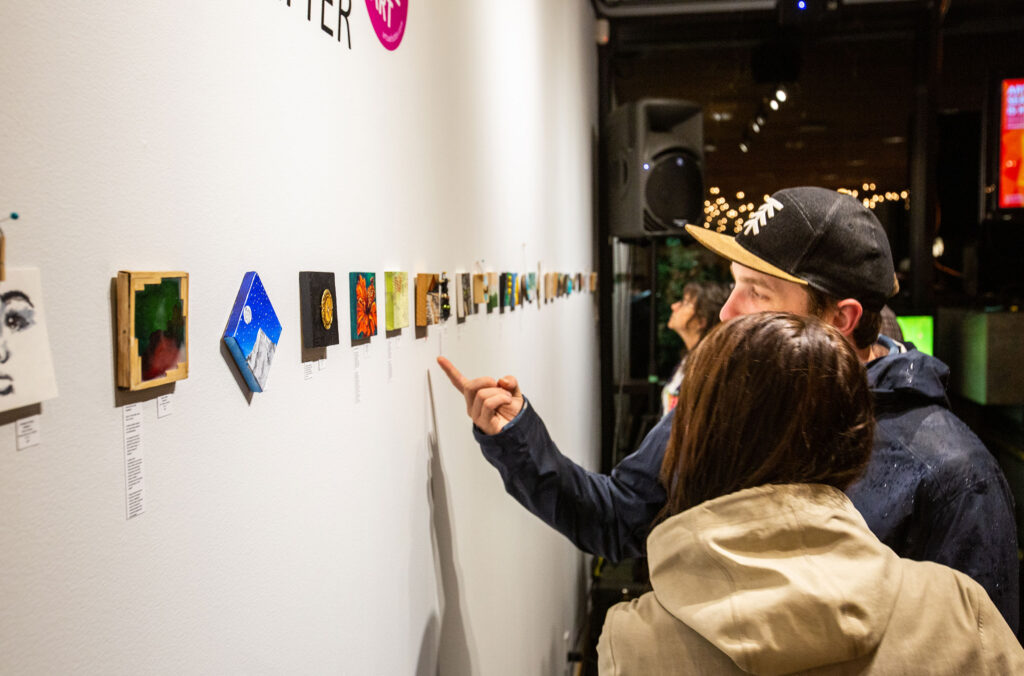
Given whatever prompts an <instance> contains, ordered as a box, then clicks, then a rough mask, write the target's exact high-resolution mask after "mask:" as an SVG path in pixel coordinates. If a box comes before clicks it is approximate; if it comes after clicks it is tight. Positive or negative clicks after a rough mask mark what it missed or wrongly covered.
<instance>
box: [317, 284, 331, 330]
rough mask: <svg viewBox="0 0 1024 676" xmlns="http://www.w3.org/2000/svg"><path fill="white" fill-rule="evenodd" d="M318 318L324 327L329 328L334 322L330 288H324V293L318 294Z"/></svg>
mask: <svg viewBox="0 0 1024 676" xmlns="http://www.w3.org/2000/svg"><path fill="white" fill-rule="evenodd" d="M320 320H321V321H322V322H323V323H324V328H325V329H330V328H331V324H333V323H334V298H333V297H332V296H331V290H330V289H324V295H322V296H320Z"/></svg>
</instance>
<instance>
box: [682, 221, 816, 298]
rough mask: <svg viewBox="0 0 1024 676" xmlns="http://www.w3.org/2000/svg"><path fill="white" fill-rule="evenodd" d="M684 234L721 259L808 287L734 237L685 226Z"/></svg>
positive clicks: (693, 226) (706, 229)
mask: <svg viewBox="0 0 1024 676" xmlns="http://www.w3.org/2000/svg"><path fill="white" fill-rule="evenodd" d="M686 232H688V233H690V235H692V236H693V238H694V239H695V240H697V241H698V242H700V243H701V244H703V245H704V246H705V247H707V248H708V249H710V250H711V251H714V252H715V253H716V254H718V255H719V256H721V257H723V258H727V259H729V260H731V261H734V262H736V263H739V264H740V265H743V266H745V267H748V268H750V269H751V270H757V271H758V272H763V273H765V274H766V275H771V276H772V277H778V278H779V279H784V280H786V281H787V282H795V283H796V284H801V285H803V286H807V285H808V284H807V282H805V281H804V280H802V279H800V278H799V277H794V276H793V275H791V274H789V273H788V272H786V271H785V270H782V269H780V268H777V267H775V266H774V265H772V264H771V263H768V262H767V261H763V260H761V259H760V258H758V257H757V256H755V255H754V254H752V253H750V252H749V251H747V250H746V249H744V248H743V247H741V246H740V245H739V244H737V243H736V238H735V237H732V236H730V235H723V234H722V233H720V232H715V231H714V230H710V229H708V228H702V227H700V226H696V225H687V226H686Z"/></svg>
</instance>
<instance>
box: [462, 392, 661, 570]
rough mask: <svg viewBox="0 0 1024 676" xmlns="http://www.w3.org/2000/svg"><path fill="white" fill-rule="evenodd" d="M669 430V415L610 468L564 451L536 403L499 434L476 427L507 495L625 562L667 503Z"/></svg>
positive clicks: (583, 544) (590, 548) (594, 550)
mask: <svg viewBox="0 0 1024 676" xmlns="http://www.w3.org/2000/svg"><path fill="white" fill-rule="evenodd" d="M671 430H672V415H671V414H669V415H667V416H665V417H664V418H663V419H662V420H661V422H659V423H658V424H657V425H656V426H655V427H654V429H653V430H651V432H650V433H649V434H648V435H647V437H646V438H645V439H644V441H643V443H642V444H641V445H640V448H638V449H637V450H636V451H635V452H634V453H633V454H632V455H630V456H629V457H627V458H626V459H624V460H623V461H622V462H621V463H619V465H618V466H617V467H615V468H614V469H613V470H612V473H611V475H607V474H599V473H596V472H590V471H588V470H586V469H584V468H582V467H580V466H579V465H577V464H576V463H574V462H573V461H572V460H570V459H568V458H566V457H565V456H564V455H562V453H561V452H559V450H558V447H557V446H555V443H554V442H553V441H552V440H551V437H550V436H549V435H548V431H547V428H545V426H544V422H543V421H542V420H541V419H540V416H539V415H537V412H536V410H534V408H533V406H530V405H527V406H526V407H525V408H524V410H523V411H522V412H521V413H520V415H519V416H518V417H517V418H516V419H515V420H513V421H512V422H510V423H509V424H508V425H506V426H505V428H504V429H502V431H501V432H499V433H498V434H494V435H486V434H484V433H483V432H481V431H480V430H479V429H478V428H477V427H476V426H474V427H473V434H474V435H475V437H476V440H477V442H479V444H480V448H481V450H482V451H483V454H484V457H485V458H487V460H488V462H490V463H491V464H492V465H494V466H495V467H496V468H497V469H498V472H499V473H500V474H501V478H502V480H503V481H504V482H505V490H507V491H508V493H509V495H511V496H512V497H513V498H515V499H516V500H517V501H519V503H520V504H522V505H523V506H524V507H526V509H528V510H529V511H530V512H532V513H533V514H535V515H536V516H538V517H539V518H540V519H541V520H543V521H544V522H545V523H547V524H548V525H550V526H551V527H553V528H555V529H556V530H557V531H558V532H560V533H562V534H563V535H565V536H566V537H567V538H569V539H570V540H571V541H572V542H573V544H575V545H576V546H577V547H579V548H580V549H582V550H583V551H586V552H589V553H591V554H595V555H598V556H603V557H605V558H607V559H610V560H612V561H620V560H622V559H624V558H628V557H632V556H638V555H641V554H643V553H644V552H645V550H646V539H647V534H648V532H649V531H650V528H651V523H652V521H653V520H654V517H655V516H656V515H657V513H658V510H660V509H661V507H662V506H663V505H664V504H665V491H664V489H663V488H662V487H661V484H660V483H659V481H658V472H659V471H660V469H661V461H662V458H663V457H664V455H665V446H666V444H667V443H668V437H669V433H670V432H671Z"/></svg>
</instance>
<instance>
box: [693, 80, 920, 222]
mask: <svg viewBox="0 0 1024 676" xmlns="http://www.w3.org/2000/svg"><path fill="white" fill-rule="evenodd" d="M789 98H790V96H789V92H788V91H787V89H786V87H784V86H783V85H778V86H777V87H776V88H775V93H774V95H772V96H769V97H765V98H764V99H763V100H762V101H761V105H760V106H759V107H758V109H757V112H756V113H755V114H754V117H753V119H752V120H751V121H750V122H749V123H748V124H747V125H746V127H745V128H744V131H743V135H742V137H741V138H740V141H739V148H740V151H741V152H744V153H748V152H750V149H751V146H752V145H753V140H754V138H755V137H756V135H758V134H760V133H761V132H762V131H763V130H764V128H765V127H766V126H767V124H768V119H769V117H770V115H771V114H772V113H776V112H778V111H779V110H780V109H781V107H782V105H783V104H784V103H786V101H787V100H789ZM725 115H726V114H725V113H713V114H712V118H713V119H714V120H715V121H718V122H720V121H723V120H725V119H728V118H727V117H726V116H725ZM837 190H838V192H841V193H844V194H846V195H850V196H851V197H854V198H857V199H859V200H860V201H861V203H862V204H863V205H864V206H865V207H867V208H868V209H875V208H876V207H877V206H878V205H880V204H884V203H886V202H902V203H903V207H904V208H905V209H909V208H910V192H909V191H907V190H879V189H878V186H877V185H876V184H875V183H869V182H865V183H863V184H861V186H860V188H838V189H837ZM708 194H709V198H708V199H706V200H704V223H705V226H706V227H708V228H713V229H714V230H715V231H717V232H725V231H726V230H728V229H729V227H730V225H731V226H732V230H733V232H734V233H738V232H740V231H741V230H742V229H743V224H744V223H745V222H746V220H747V216H746V214H748V213H750V212H752V211H754V210H755V209H756V208H757V206H758V205H757V204H755V203H754V202H752V201H750V198H748V197H747V194H746V192H744V191H742V190H740V191H737V192H736V193H734V194H735V197H734V198H730V197H729V196H728V195H726V194H724V193H723V191H722V189H721V188H720V187H718V186H712V187H711V188H709V189H708ZM767 200H768V195H764V196H763V197H762V201H767Z"/></svg>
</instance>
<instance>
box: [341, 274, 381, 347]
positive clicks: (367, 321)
mask: <svg viewBox="0 0 1024 676" xmlns="http://www.w3.org/2000/svg"><path fill="white" fill-rule="evenodd" d="M348 282H349V288H350V289H351V294H350V302H349V308H351V311H352V340H363V339H366V338H370V337H371V336H375V335H377V275H376V273H373V272H350V273H348Z"/></svg>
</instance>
